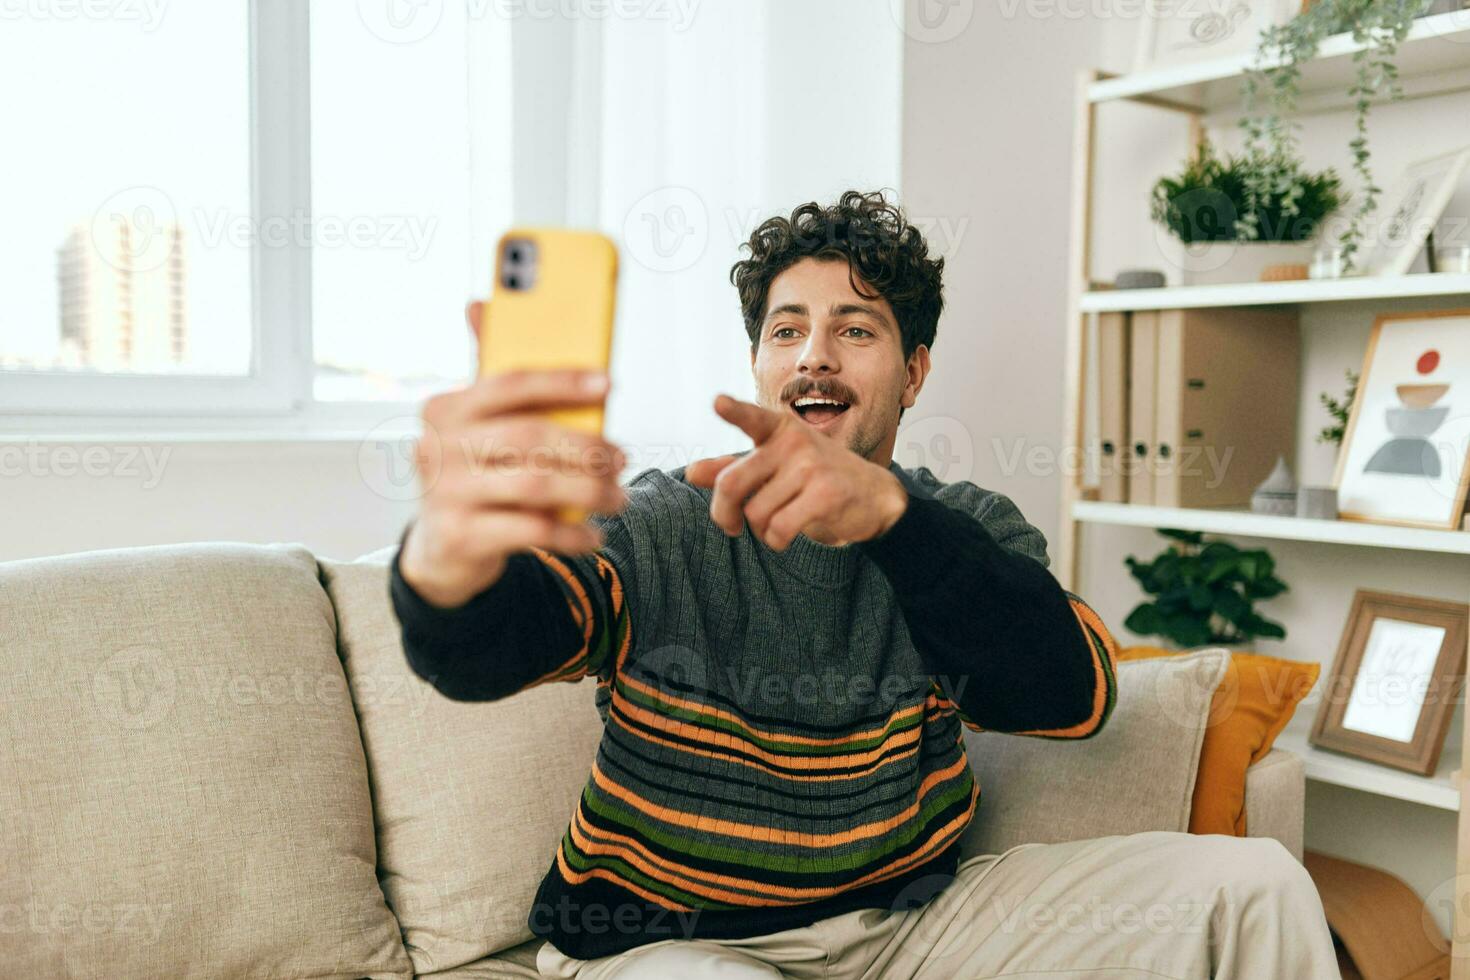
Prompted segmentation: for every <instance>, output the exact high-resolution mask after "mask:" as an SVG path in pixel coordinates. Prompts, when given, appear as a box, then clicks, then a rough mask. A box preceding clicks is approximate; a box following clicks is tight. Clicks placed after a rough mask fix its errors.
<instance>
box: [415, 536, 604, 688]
mask: <svg viewBox="0 0 1470 980" xmlns="http://www.w3.org/2000/svg"><path fill="white" fill-rule="evenodd" d="M401 556H402V549H401V548H400V550H399V553H398V554H397V555H395V556H394V559H393V566H392V571H391V573H390V578H389V592H390V595H391V597H392V601H393V609H394V612H396V613H397V615H398V621H399V624H400V625H401V627H402V630H403V650H404V653H405V655H406V656H407V658H408V663H409V666H410V667H412V668H413V671H414V673H416V674H418V675H419V676H420V677H422V678H423V679H424V680H426V681H428V682H429V683H430V684H432V685H433V686H434V687H435V689H437V690H438V691H439V692H440V693H441V694H443V695H444V696H445V697H447V698H450V699H452V700H455V701H495V700H499V699H500V698H505V697H509V696H511V695H512V694H516V693H519V692H520V691H524V690H527V689H528V688H532V687H535V686H537V685H538V684H544V683H547V682H549V681H577V680H581V679H582V678H583V677H587V676H589V675H592V676H597V677H602V678H607V677H609V676H610V675H611V671H612V669H613V667H614V665H615V664H616V663H617V661H618V659H619V658H620V656H621V655H622V654H624V653H625V652H626V650H627V646H628V643H629V642H630V623H629V618H628V608H627V603H626V601H625V598H624V593H623V587H622V581H621V579H620V578H619V577H618V573H617V570H616V568H615V567H614V566H613V563H612V562H611V561H610V560H609V559H608V558H607V557H606V556H605V555H604V554H603V553H601V552H598V553H595V554H592V555H590V556H570V555H558V554H553V553H551V552H547V551H543V550H541V549H539V548H532V549H530V550H529V551H526V552H523V553H520V554H514V555H511V556H510V557H509V558H508V559H507V560H506V565H505V570H504V571H503V572H502V573H501V575H500V578H499V579H497V580H496V582H495V583H494V584H493V585H491V586H490V587H489V588H487V589H485V590H484V591H483V592H481V593H479V594H478V595H476V596H475V597H474V598H472V599H470V600H469V601H468V602H467V603H465V604H464V605H462V606H458V607H455V608H442V607H439V606H435V605H432V604H430V603H429V602H427V601H425V600H424V598H423V597H422V596H420V595H419V594H418V593H417V592H415V591H414V589H413V587H412V586H411V585H409V583H408V582H407V581H405V579H404V577H403V572H402V569H401V567H400V558H401Z"/></svg>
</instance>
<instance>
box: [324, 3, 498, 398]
mask: <svg viewBox="0 0 1470 980" xmlns="http://www.w3.org/2000/svg"><path fill="white" fill-rule="evenodd" d="M358 8H359V5H358V4H355V3H341V2H325V3H323V2H318V3H314V4H312V11H311V109H312V112H311V120H312V122H311V145H312V158H311V200H312V217H313V223H314V227H315V231H316V235H315V241H314V243H313V249H312V335H313V340H314V344H315V354H316V356H315V375H314V384H313V391H314V393H315V396H316V397H317V398H318V399H321V400H323V401H341V400H359V399H383V398H387V399H394V400H399V401H414V400H419V399H422V398H423V397H424V396H426V395H428V394H431V393H433V392H434V391H438V390H442V389H444V388H445V387H447V386H449V385H451V384H455V383H459V382H462V381H464V380H465V375H466V371H467V369H468V367H469V366H470V364H471V357H472V344H471V338H470V335H469V332H468V330H466V329H465V328H464V327H463V326H462V324H463V322H464V298H465V297H467V296H471V295H475V294H477V293H479V292H483V291H485V290H487V289H488V288H489V280H490V272H489V270H488V269H486V270H484V273H483V275H481V276H480V277H479V279H478V280H477V279H476V277H475V276H474V274H473V273H474V272H475V271H476V270H473V269H472V268H471V267H470V212H469V203H468V202H469V199H470V156H469V150H470V127H469V119H470V115H469V103H468V87H467V84H466V79H467V74H468V66H467V64H466V60H467V59H466V8H465V5H464V4H454V3H449V4H444V5H443V13H442V14H441V15H440V16H439V18H438V20H437V21H436V22H435V23H434V29H433V30H432V31H429V32H427V33H426V34H425V35H424V36H422V37H417V36H415V37H414V38H413V40H412V42H411V43H400V42H397V41H395V40H394V38H393V37H392V35H391V34H390V35H387V36H386V37H385V36H381V35H382V34H383V33H384V32H382V31H379V32H374V30H373V29H372V26H371V25H369V24H368V23H367V22H366V21H365V20H364V17H363V15H362V12H361V11H360V10H359V9H358Z"/></svg>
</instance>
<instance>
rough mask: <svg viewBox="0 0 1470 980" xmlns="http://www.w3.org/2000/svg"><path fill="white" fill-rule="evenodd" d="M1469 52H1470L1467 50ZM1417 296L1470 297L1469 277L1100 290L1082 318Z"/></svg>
mask: <svg viewBox="0 0 1470 980" xmlns="http://www.w3.org/2000/svg"><path fill="white" fill-rule="evenodd" d="M1467 51H1470V49H1467ZM1416 296H1470V275H1465V274H1463V273H1443V272H1442V273H1436V274H1433V275H1430V274H1424V275H1411V276H1376V277H1366V276H1362V277H1353V278H1348V279H1300V280H1295V281H1292V282H1242V283H1230V284H1227V285H1223V286H1166V287H1164V288H1162V289H1101V290H1095V291H1093V292H1087V293H1083V294H1082V301H1081V309H1082V312H1083V313H1111V312H1120V311H1125V310H1191V309H1202V308H1206V307H1220V306H1273V305H1288V306H1294V305H1297V304H1301V303H1352V302H1359V303H1361V302H1364V301H1367V300H1378V299H1404V298H1411V297H1416Z"/></svg>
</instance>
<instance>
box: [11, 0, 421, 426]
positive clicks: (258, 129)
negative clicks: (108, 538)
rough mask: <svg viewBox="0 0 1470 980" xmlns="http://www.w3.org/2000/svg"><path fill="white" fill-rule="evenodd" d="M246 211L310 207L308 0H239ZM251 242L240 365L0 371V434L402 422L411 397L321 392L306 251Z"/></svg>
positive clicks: (408, 415)
mask: <svg viewBox="0 0 1470 980" xmlns="http://www.w3.org/2000/svg"><path fill="white" fill-rule="evenodd" d="M248 10H249V71H250V84H249V92H250V100H251V104H250V185H251V188H250V195H251V211H252V215H253V216H254V217H255V218H256V219H257V220H258V221H261V222H264V221H266V220H267V219H269V218H270V217H271V216H272V215H281V216H286V217H288V218H289V217H290V216H293V215H304V216H306V220H307V221H309V220H310V215H311V63H310V55H311V44H310V25H311V18H310V9H309V4H308V3H305V2H301V0H249V3H248ZM287 238H288V239H291V240H290V241H288V242H287V243H285V244H284V245H282V246H281V247H274V246H273V247H271V248H261V247H259V246H258V245H257V246H256V247H255V248H253V249H252V250H251V276H250V282H251V297H250V300H251V311H252V315H251V353H250V368H249V372H248V374H245V375H233V376H204V375H192V376H190V375H183V376H171V375H148V374H136V375H126V374H113V375H105V374H100V375H86V376H78V375H75V374H69V373H65V372H43V371H36V372H26V371H9V370H7V371H5V372H3V373H0V434H10V435H15V434H25V435H39V436H46V435H54V434H57V433H78V432H81V433H88V434H91V433H101V434H106V433H126V434H128V435H130V436H138V435H141V434H145V433H182V434H200V433H219V434H221V435H224V436H239V435H241V434H262V435H290V434H293V433H299V434H302V435H310V436H313V437H320V436H322V435H324V434H329V433H338V432H340V433H343V434H353V433H355V434H361V433H364V432H367V431H369V430H372V429H375V428H381V427H383V426H385V425H386V426H393V427H400V428H411V427H412V426H413V425H414V423H415V420H416V416H417V413H418V410H419V405H418V404H417V403H412V402H381V401H371V402H369V401H360V402H340V403H337V402H320V401H317V400H316V399H315V397H314V394H313V382H314V375H315V351H314V346H313V342H312V329H311V319H312V288H311V286H312V283H311V273H312V269H311V261H312V257H311V249H310V247H309V246H307V245H305V244H302V243H300V242H298V241H295V240H294V238H295V236H287Z"/></svg>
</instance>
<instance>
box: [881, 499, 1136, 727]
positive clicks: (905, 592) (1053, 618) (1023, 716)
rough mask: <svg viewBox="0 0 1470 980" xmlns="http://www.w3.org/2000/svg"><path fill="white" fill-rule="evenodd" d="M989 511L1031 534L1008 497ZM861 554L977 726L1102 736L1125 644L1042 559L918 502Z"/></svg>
mask: <svg viewBox="0 0 1470 980" xmlns="http://www.w3.org/2000/svg"><path fill="white" fill-rule="evenodd" d="M989 509H990V511H999V513H995V514H993V516H994V518H995V520H994V521H993V522H992V523H993V524H995V525H997V526H1000V525H1004V526H1010V527H1017V526H1020V527H1023V528H1029V527H1030V526H1029V525H1026V524H1025V522H1024V521H1023V520H1022V519H1021V518H1020V513H1019V512H1018V511H1017V510H1016V508H1015V505H1014V504H1012V503H1011V502H1010V501H1009V500H1008V499H1006V498H1005V497H1003V496H1001V495H998V494H997V495H993V496H992V497H991V499H990V504H989ZM986 516H987V517H990V516H992V515H991V514H990V513H987V515H986ZM1031 530H1032V531H1034V529H1031ZM1033 537H1035V538H1037V539H1040V532H1035V533H1034V535H1033ZM859 547H861V548H862V549H863V551H864V552H865V553H866V554H867V555H868V557H869V558H871V559H872V560H873V561H874V562H875V563H876V564H877V565H878V567H879V568H880V569H882V571H883V573H884V575H885V576H886V577H887V578H888V581H889V583H890V584H891V585H892V586H893V590H894V593H895V594H896V596H897V598H898V602H899V607H900V608H901V609H902V610H903V614H904V621H905V624H906V625H907V627H908V630H909V636H910V638H911V639H912V640H913V642H914V646H915V648H916V649H917V650H918V651H919V655H920V657H922V658H923V660H924V662H925V665H926V666H927V667H928V668H929V671H930V673H931V674H933V675H934V678H935V681H936V684H937V686H938V688H939V690H940V694H941V696H943V697H945V698H947V699H948V700H949V701H951V702H952V703H953V704H954V706H955V707H956V709H957V710H958V711H959V714H960V718H961V720H963V721H964V723H965V724H966V725H967V726H968V727H970V728H973V729H975V730H977V731H984V730H992V731H998V732H1009V733H1013V734H1017V735H1036V736H1045V737H1051V738H1087V737H1090V736H1092V735H1095V734H1096V733H1097V732H1098V731H1100V730H1101V729H1102V727H1103V725H1104V724H1105V723H1106V721H1107V719H1108V716H1109V715H1110V714H1111V712H1112V710H1113V705H1114V702H1115V700H1116V697H1117V684H1116V675H1117V647H1116V644H1115V643H1114V641H1113V638H1112V636H1111V634H1109V632H1108V630H1107V628H1106V627H1105V626H1104V625H1103V623H1102V620H1101V618H1100V617H1099V616H1098V615H1097V613H1096V612H1094V611H1093V610H1092V608H1091V607H1089V606H1088V605H1087V604H1086V603H1085V602H1083V601H1082V599H1081V598H1079V597H1078V596H1076V595H1074V594H1072V593H1071V592H1068V591H1066V590H1065V589H1063V588H1062V587H1061V585H1060V583H1058V582H1057V581H1056V579H1055V578H1053V577H1052V575H1051V573H1050V572H1049V571H1048V570H1047V568H1046V566H1045V564H1044V558H1037V557H1034V556H1033V555H1029V554H1026V553H1023V552H1022V551H1021V550H1015V549H1012V548H1010V547H1007V546H1006V545H1005V544H1002V543H1001V542H1000V541H997V540H996V538H995V537H994V536H993V535H992V534H991V533H990V531H988V530H987V529H986V525H985V523H984V522H983V521H982V520H981V519H979V518H977V517H972V516H970V515H969V514H966V513H964V512H962V511H960V510H958V509H956V508H954V507H951V506H949V505H948V504H946V503H944V502H942V501H940V500H937V499H934V498H929V497H922V496H918V495H913V494H911V495H910V496H909V501H908V505H907V507H906V508H905V509H904V512H903V516H901V517H900V518H899V519H898V521H897V522H896V523H895V524H894V525H893V526H892V527H891V528H889V529H888V531H887V532H886V533H884V534H882V535H880V536H878V537H876V538H873V539H871V540H868V541H865V542H863V543H862V544H861V545H860V546H859Z"/></svg>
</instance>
